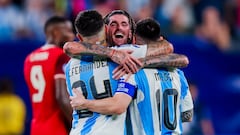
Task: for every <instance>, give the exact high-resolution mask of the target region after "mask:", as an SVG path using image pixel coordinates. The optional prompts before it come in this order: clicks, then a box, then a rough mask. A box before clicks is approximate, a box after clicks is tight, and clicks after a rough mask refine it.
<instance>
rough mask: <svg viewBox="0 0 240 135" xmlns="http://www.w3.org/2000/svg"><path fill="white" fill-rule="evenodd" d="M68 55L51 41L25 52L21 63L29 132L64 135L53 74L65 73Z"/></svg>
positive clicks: (43, 134) (65, 134)
mask: <svg viewBox="0 0 240 135" xmlns="http://www.w3.org/2000/svg"><path fill="white" fill-rule="evenodd" d="M68 60H69V57H68V56H67V55H66V54H64V53H63V50H62V49H61V48H59V47H57V46H54V45H45V46H43V47H41V48H39V49H36V50H35V51H33V52H32V53H31V54H29V55H28V56H27V57H26V59H25V63H24V77H25V80H26V82H27V85H28V88H29V91H30V96H31V102H32V108H33V118H32V122H31V135H67V134H69V133H68V130H67V129H66V128H65V125H64V121H63V118H64V116H63V114H62V112H61V110H60V107H59V105H58V103H57V100H56V98H55V97H56V96H55V82H54V78H58V77H65V75H64V71H63V70H64V68H63V67H64V65H65V64H66V63H67V62H68Z"/></svg>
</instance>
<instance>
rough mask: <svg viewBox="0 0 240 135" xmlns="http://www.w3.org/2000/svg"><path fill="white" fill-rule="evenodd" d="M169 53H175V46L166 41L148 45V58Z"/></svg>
mask: <svg viewBox="0 0 240 135" xmlns="http://www.w3.org/2000/svg"><path fill="white" fill-rule="evenodd" d="M169 53H173V45H172V44H171V43H169V42H168V41H167V40H165V39H163V40H160V41H156V42H150V43H148V45H147V53H146V57H148V56H158V55H162V54H169Z"/></svg>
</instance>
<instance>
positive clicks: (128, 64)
mask: <svg viewBox="0 0 240 135" xmlns="http://www.w3.org/2000/svg"><path fill="white" fill-rule="evenodd" d="M132 52H133V51H132V50H115V51H114V53H113V55H112V57H111V59H112V60H113V61H114V62H116V63H118V64H120V65H122V66H123V68H124V69H125V70H126V72H127V73H136V72H137V71H138V68H139V67H142V65H143V64H142V63H141V62H140V61H139V60H138V59H137V58H134V57H132V56H131V55H130V54H131V53H132Z"/></svg>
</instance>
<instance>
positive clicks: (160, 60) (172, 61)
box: [140, 53, 189, 68]
mask: <svg viewBox="0 0 240 135" xmlns="http://www.w3.org/2000/svg"><path fill="white" fill-rule="evenodd" d="M140 61H141V62H143V63H144V67H166V68H167V67H173V68H183V67H187V66H188V64H189V60H188V58H187V56H185V55H183V54H176V53H170V54H165V55H159V56H149V57H146V58H145V59H140Z"/></svg>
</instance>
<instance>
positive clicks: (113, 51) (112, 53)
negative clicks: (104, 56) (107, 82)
mask: <svg viewBox="0 0 240 135" xmlns="http://www.w3.org/2000/svg"><path fill="white" fill-rule="evenodd" d="M115 51H116V50H115V49H112V51H111V54H110V58H112V56H113V55H114V53H115Z"/></svg>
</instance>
